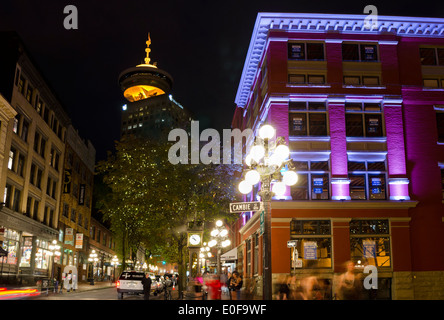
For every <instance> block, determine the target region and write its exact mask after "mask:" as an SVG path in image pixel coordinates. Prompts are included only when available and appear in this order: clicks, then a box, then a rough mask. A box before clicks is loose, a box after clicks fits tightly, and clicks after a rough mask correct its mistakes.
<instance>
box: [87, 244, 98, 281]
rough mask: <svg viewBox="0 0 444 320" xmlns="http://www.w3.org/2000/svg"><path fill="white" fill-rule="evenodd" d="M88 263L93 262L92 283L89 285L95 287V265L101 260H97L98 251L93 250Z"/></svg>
mask: <svg viewBox="0 0 444 320" xmlns="http://www.w3.org/2000/svg"><path fill="white" fill-rule="evenodd" d="M88 261H89V262H91V269H92V270H91V281H90V283H89V284H91V285H93V284H94V264H95V263H97V261H99V258H97V253H96V250H94V249H93V250H92V251H91V253H90V254H89V258H88Z"/></svg>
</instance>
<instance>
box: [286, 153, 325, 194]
mask: <svg viewBox="0 0 444 320" xmlns="http://www.w3.org/2000/svg"><path fill="white" fill-rule="evenodd" d="M294 164H295V166H296V168H295V170H296V172H297V173H298V181H297V183H296V184H295V185H293V186H291V189H290V190H291V197H292V199H293V200H328V199H329V198H330V190H329V187H330V175H329V165H328V161H294Z"/></svg>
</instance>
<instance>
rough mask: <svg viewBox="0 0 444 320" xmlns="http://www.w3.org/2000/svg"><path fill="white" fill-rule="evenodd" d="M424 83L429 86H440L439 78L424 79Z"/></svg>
mask: <svg viewBox="0 0 444 320" xmlns="http://www.w3.org/2000/svg"><path fill="white" fill-rule="evenodd" d="M422 85H423V86H424V87H427V88H439V81H438V79H423V80H422Z"/></svg>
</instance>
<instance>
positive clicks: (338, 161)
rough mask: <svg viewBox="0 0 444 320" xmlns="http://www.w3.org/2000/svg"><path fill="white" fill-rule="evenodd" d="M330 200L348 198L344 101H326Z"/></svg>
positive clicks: (348, 183)
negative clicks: (328, 129) (328, 131)
mask: <svg viewBox="0 0 444 320" xmlns="http://www.w3.org/2000/svg"><path fill="white" fill-rule="evenodd" d="M328 118H329V125H330V148H331V155H330V158H331V178H332V179H331V194H332V200H350V188H349V185H350V180H349V179H348V169H347V161H348V159H347V141H346V132H345V106H344V102H335V101H329V102H328Z"/></svg>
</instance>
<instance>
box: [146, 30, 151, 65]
mask: <svg viewBox="0 0 444 320" xmlns="http://www.w3.org/2000/svg"><path fill="white" fill-rule="evenodd" d="M150 45H151V37H150V33H149V32H148V41H147V42H146V49H145V52H146V58H145V64H150V61H151V59H150V52H151V49H150Z"/></svg>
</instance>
